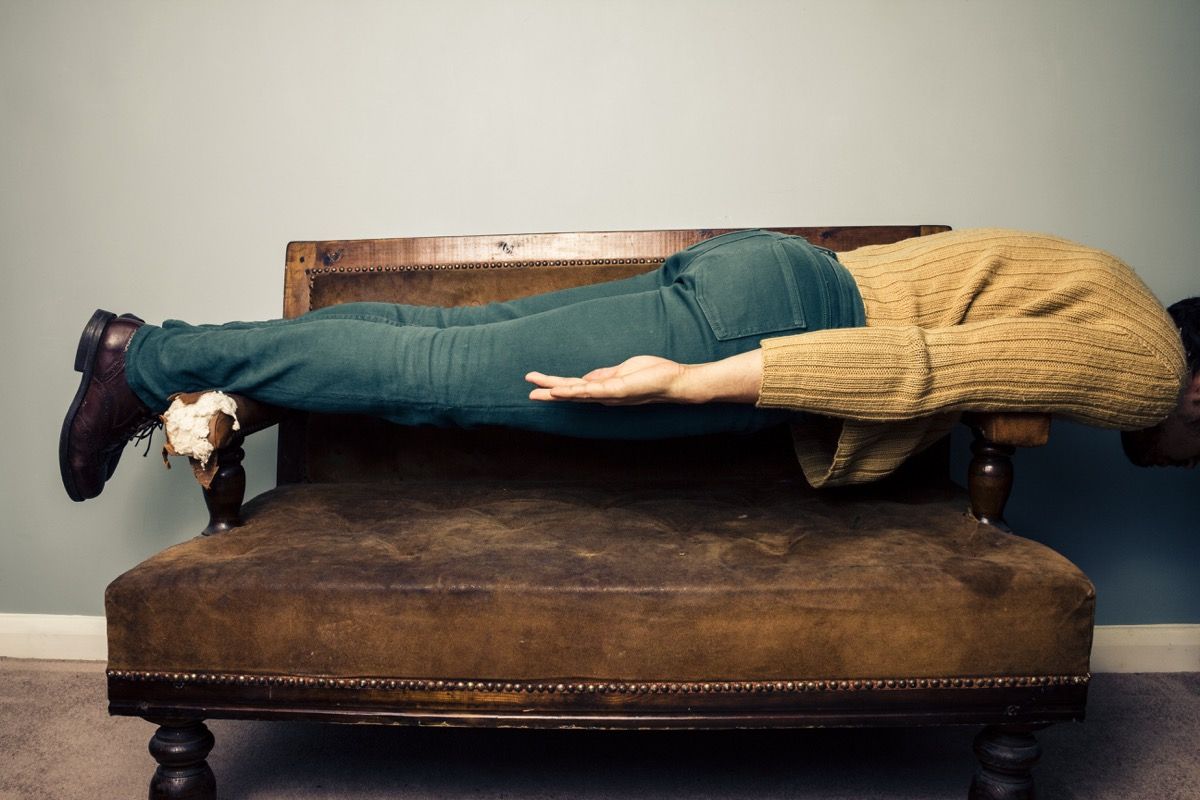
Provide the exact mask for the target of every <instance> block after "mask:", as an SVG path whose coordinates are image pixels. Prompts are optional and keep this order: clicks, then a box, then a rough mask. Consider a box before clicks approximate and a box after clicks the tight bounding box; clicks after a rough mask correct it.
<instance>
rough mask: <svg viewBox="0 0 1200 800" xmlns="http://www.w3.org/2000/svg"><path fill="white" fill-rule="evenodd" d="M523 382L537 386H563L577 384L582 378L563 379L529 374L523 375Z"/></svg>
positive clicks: (538, 373) (535, 373)
mask: <svg viewBox="0 0 1200 800" xmlns="http://www.w3.org/2000/svg"><path fill="white" fill-rule="evenodd" d="M525 380H527V381H529V382H530V383H535V384H537V385H538V386H543V387H547V388H548V387H551V386H564V385H567V384H571V383H579V382H580V381H582V380H583V379H582V378H564V377H562V376H560V375H545V374H543V373H541V372H529V373H526V375H525Z"/></svg>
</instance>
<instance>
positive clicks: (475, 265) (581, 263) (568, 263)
mask: <svg viewBox="0 0 1200 800" xmlns="http://www.w3.org/2000/svg"><path fill="white" fill-rule="evenodd" d="M664 258H665V256H664ZM662 262H663V258H573V259H551V260H541V261H499V262H497V261H481V262H464V263H461V264H385V265H378V266H365V267H334V266H328V267H305V269H304V272H305V274H306V275H309V276H310V277H311V276H314V275H327V274H330V273H336V272H415V271H420V270H437V269H511V268H514V267H585V266H594V265H598V264H661V263H662Z"/></svg>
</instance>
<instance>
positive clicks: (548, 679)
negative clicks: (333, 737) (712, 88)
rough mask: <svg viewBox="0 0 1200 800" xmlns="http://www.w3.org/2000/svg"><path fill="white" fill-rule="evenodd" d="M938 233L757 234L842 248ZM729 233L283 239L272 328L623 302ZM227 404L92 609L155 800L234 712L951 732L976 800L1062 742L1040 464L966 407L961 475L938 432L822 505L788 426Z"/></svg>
mask: <svg viewBox="0 0 1200 800" xmlns="http://www.w3.org/2000/svg"><path fill="white" fill-rule="evenodd" d="M945 229H946V228H945V227H943V226H888V227H844V228H777V229H776V230H781V231H784V232H787V233H794V234H799V235H802V236H805V237H806V238H808V239H809V240H810V241H813V242H814V243H817V244H820V245H822V246H825V247H829V248H831V249H833V250H847V249H853V248H855V247H858V246H861V245H864V244H871V243H880V242H888V241H895V240H899V239H902V238H907V237H909V236H915V235H922V234H927V233H931V232H936V231H940V230H945ZM723 232H724V231H723V230H670V231H633V232H592V233H560V234H523V235H513V236H467V237H430V238H409V239H377V240H359V241H324V242H293V243H291V244H290V245H289V246H288V248H287V264H286V283H285V301H284V313H285V316H289V317H291V316H296V315H299V314H302V313H304V312H306V311H308V310H310V309H315V308H318V307H323V306H328V305H332V304H336V303H342V302H349V301H355V300H391V301H398V302H407V303H416V304H439V305H451V304H461V303H480V302H487V301H490V300H496V299H504V298H511V297H515V296H520V295H525V294H531V293H535V292H541V291H548V290H552V289H556V288H560V287H565V286H570V285H576V284H581V283H586V282H594V281H601V280H609V279H615V278H621V277H625V276H628V275H632V274H635V273H639V272H644V271H648V270H651V269H655V268H656V267H657V266H658V265H659V264H660V263H661V262H662V260H663V259H664V258H665V257H666V256H667V255H669V254H670V253H672V252H674V251H676V250H678V249H681V248H683V247H686V246H687V245H689V244H692V243H694V242H696V241H699V240H701V239H704V238H706V237H709V236H714V235H717V234H720V233H723ZM598 335H602V333H600V334H598ZM235 399H236V401H237V404H238V417H239V423H240V428H239V429H238V430H233V429H232V420H231V418H230V417H229V416H228V415H225V414H217V415H216V416H214V417H213V418H212V422H211V430H210V437H209V438H210V440H211V441H212V442H213V443H214V444H215V445H216V447H217V451H216V454H215V456H214V457H213V458H212V459H211V460H210V461H209V462H208V463H207V464H206V465H205V468H203V469H202V468H201V467H200V464H199V463H198V462H194V463H193V466H194V467H195V468H196V473H197V477H198V478H199V479H200V481H201V483H202V484H203V486H204V489H203V493H204V496H205V500H206V502H207V503H208V507H209V511H210V516H211V521H210V524H209V526H208V528H207V529H206V530H205V531H204V533H203V534H202V535H199V536H196V537H195V538H191V539H188V540H186V541H183V542H181V543H179V544H177V545H175V546H173V547H170V548H168V549H166V550H164V551H163V552H161V553H159V554H157V555H155V556H153V557H151V558H150V559H148V560H146V561H145V562H143V563H142V564H139V565H138V566H136V567H134V568H133V569H131V570H129V571H128V572H126V573H125V574H123V575H121V576H120V577H118V578H117V579H116V580H114V581H113V582H112V584H111V585H110V586H109V587H108V589H107V592H106V598H105V599H106V611H107V620H108V640H109V665H108V666H109V668H108V673H107V680H108V697H109V710H110V713H112V714H124V715H136V716H141V717H144V718H146V719H147V720H150V721H151V722H153V723H155V724H157V725H158V726H159V727H158V729H157V732H156V733H154V735H153V738H152V740H151V744H150V749H151V752H152V753H153V755H154V756H155V758H156V759H157V760H158V762H159V766H158V769H157V771H156V772H155V773H154V776H153V778H152V779H151V787H150V796H151V797H152V798H185V797H186V798H211V797H213V796H214V794H215V779H214V776H213V773H212V771H211V769H210V768H209V766H208V765H207V763H206V761H205V758H206V756H207V754H208V753H209V751H210V749H211V748H212V747H213V737H212V734H211V733H210V732H209V730H208V728H207V727H206V726H205V725H204V724H203V720H205V719H209V718H243V719H307V720H320V721H328V722H376V723H391V724H447V725H470V726H480V725H484V726H521V727H541V728H732V727H809V726H867V725H872V726H906V725H930V724H971V725H978V726H982V728H981V731H980V733H979V735H978V736H977V737H976V739H975V751H976V754H977V755H978V759H979V762H980V766H979V768H978V770H977V771H976V774H975V776H974V778H973V779H972V780H971V783H970V790H969V791H970V796H971V797H973V798H1007V799H1008V800H1014V799H1015V798H1025V797H1031V796H1032V794H1033V783H1032V777H1031V768H1032V766H1033V765H1034V763H1035V762H1036V761H1037V759H1038V755H1039V749H1038V745H1037V742H1036V740H1035V738H1034V731H1035V730H1037V729H1038V728H1040V727H1044V726H1046V725H1048V724H1051V723H1054V722H1058V721H1062V720H1079V719H1082V718H1083V715H1084V707H1085V701H1086V696H1087V687H1088V680H1089V674H1088V664H1089V653H1090V649H1091V637H1092V626H1093V608H1094V591H1093V588H1092V586H1091V584H1090V582H1089V581H1088V579H1087V577H1086V576H1085V575H1083V574H1082V573H1081V572H1080V571H1079V569H1078V568H1076V567H1075V566H1074V565H1073V564H1071V563H1070V562H1069V561H1067V560H1066V559H1065V558H1063V557H1062V556H1061V555H1059V554H1057V553H1055V552H1054V551H1052V550H1050V549H1049V548H1047V547H1045V546H1043V545H1041V544H1038V543H1036V542H1033V541H1029V540H1027V539H1023V538H1021V537H1019V536H1016V535H1014V534H1013V533H1011V532H1010V531H1009V530H1008V528H1007V526H1006V525H1005V523H1004V520H1003V517H1002V512H1003V505H1004V502H1005V499H1006V497H1007V495H1008V492H1009V489H1010V487H1011V483H1012V470H1011V461H1010V458H1009V457H1010V455H1011V454H1012V452H1013V448H1014V447H1016V446H1033V445H1038V444H1041V443H1044V442H1045V441H1046V438H1047V436H1048V432H1049V417H1048V416H1046V415H1036V414H967V415H965V416H964V418H963V421H964V422H965V423H966V424H968V425H969V426H970V427H971V429H972V430H973V432H974V444H973V445H972V450H973V459H972V461H971V464H970V468H969V470H968V474H967V475H958V476H952V475H950V474H949V437H945V438H943V439H942V440H941V441H940V442H938V443H937V444H935V445H934V446H932V447H930V448H929V449H927V450H925V451H924V452H922V453H921V454H919V455H918V456H916V457H915V458H913V459H911V460H910V461H909V462H908V463H906V464H905V465H904V467H903V468H902V469H900V470H899V471H898V472H896V473H895V474H893V475H891V476H889V477H888V478H887V479H885V480H883V481H880V482H877V483H873V484H868V485H862V486H854V487H841V488H834V489H822V490H819V491H818V490H814V489H812V488H811V487H809V485H808V484H807V483H806V482H805V480H804V478H803V476H802V474H801V473H800V470H799V466H798V464H797V462H796V458H795V455H794V453H793V451H792V444H791V438H790V436H789V435H788V432H787V430H786V428H784V427H779V428H773V429H770V430H767V431H763V432H761V433H759V434H756V435H754V436H751V437H716V436H714V437H704V438H701V439H677V440H666V441H659V442H612V441H609V442H605V441H594V440H587V441H584V440H571V439H565V438H558V437H553V436H548V435H536V434H532V433H527V432H521V431H514V430H505V429H500V428H492V429H475V430H450V429H431V428H415V427H413V428H407V427H401V426H394V425H390V424H388V423H385V422H383V421H380V420H376V419H371V418H366V417H354V416H340V415H304V414H299V413H296V412H288V411H282V410H279V409H271V408H266V407H264V406H261V405H258V404H256V403H254V402H253V401H251V400H250V399H248V398H240V397H239V398H235ZM275 423H278V424H279V425H280V430H279V450H278V481H277V483H278V485H277V487H276V488H274V489H272V490H270V491H267V492H265V493H263V494H261V495H259V496H258V497H255V498H253V499H252V500H250V501H249V502H247V503H246V504H245V505H244V506H243V505H242V500H243V497H242V495H243V493H244V486H245V476H244V472H243V471H242V466H241V460H242V450H241V444H242V441H243V438H244V436H246V435H248V434H251V433H253V432H254V431H256V430H259V429H261V428H263V427H265V426H267V425H271V424H275ZM952 478H957V481H958V482H955V481H954V480H952ZM958 483H966V484H967V485H968V490H963V489H962V488H960V486H959V485H958ZM564 735H569V734H564ZM647 735H649V734H647ZM966 784H967V776H964V789H966V788H967V786H966Z"/></svg>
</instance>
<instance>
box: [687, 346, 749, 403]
mask: <svg viewBox="0 0 1200 800" xmlns="http://www.w3.org/2000/svg"><path fill="white" fill-rule="evenodd" d="M762 363H763V362H762V350H761V349H757V348H756V349H754V350H750V351H747V352H745V353H740V354H738V355H736V356H730V357H729V358H724V359H721V360H720V361H710V362H708V363H705V364H684V365H682V366H683V371H682V372H681V373H680V379H679V399H678V400H677V402H682V403H757V402H758V395H759V392H760V390H761V388H762Z"/></svg>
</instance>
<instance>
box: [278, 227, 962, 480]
mask: <svg viewBox="0 0 1200 800" xmlns="http://www.w3.org/2000/svg"><path fill="white" fill-rule="evenodd" d="M729 230H731V229H710V228H702V229H696V230H662V231H602V232H582V233H525V234H506V235H495V236H436V237H416V238H401V239H358V240H341V241H325V242H292V243H290V244H289V245H288V248H287V264H286V276H285V288H284V316H285V317H296V316H299V315H301V314H304V313H306V312H308V311H311V310H314V309H317V308H323V307H326V306H330V305H336V304H339V303H348V302H355V301H363V300H372V301H385V302H396V303H409V304H414V305H461V304H476V303H479V304H481V303H488V302H493V301H497V300H509V299H512V298H516V297H523V296H527V295H531V294H538V293H542V292H547V291H553V290H556V289H561V288H566V287H570V286H578V285H583V284H589V283H596V282H600V281H607V280H616V279H619V278H624V277H628V276H631V275H636V274H639V273H642V272H648V271H651V270H654V269H657V268H658V267H659V266H661V265H662V263H663V261H664V260H665V259H666V258H667V257H668V256H669V255H671V254H672V253H674V252H676V251H678V250H682V249H683V248H685V247H688V246H689V245H692V244H695V243H696V242H699V241H702V240H704V239H707V238H710V237H712V236H717V235H720V234H722V233H727V232H729ZM771 230H776V231H780V232H783V233H788V234H794V235H799V236H803V237H805V238H806V239H808V240H809V241H811V242H813V243H814V244H819V245H821V246H823V247H828V248H830V249H832V250H853V249H854V248H857V247H861V246H863V245H867V244H885V243H889V242H895V241H899V240H901V239H907V238H910V237H912V236H920V235H926V234H930V233H937V232H940V231H945V230H949V228H948V227H946V226H942V225H903V226H901V225H890V226H853V227H838V228H772V229H771ZM597 366H601V365H597ZM946 452H947V451H946V450H945V448H937V449H933V450H932V452H930V454H929V455H927V456H926V457H925V458H924V459H922V460H921V461H920V462H917V463H916V464H915V465H914V466H913V467H911V468H909V470H908V471H909V472H910V473H912V472H914V471H915V472H916V473H918V474H919V475H920V474H925V473H928V474H929V475H930V476H931V477H936V479H938V480H943V479H945V476H946V472H947V469H948V464H947V462H948V457H947V455H946ZM581 453H582V454H585V455H586V457H584V458H581V457H580V454H581ZM798 475H799V466H798V464H797V462H796V457H795V454H794V452H793V449H792V445H791V438H790V435H789V433H788V431H787V429H786V427H783V426H779V427H776V428H772V429H770V430H767V431H763V432H761V433H760V434H756V435H755V436H752V437H724V436H712V437H701V438H693V439H677V440H670V441H659V442H625V441H596V440H580V439H571V438H568V437H560V436H551V435H545V434H535V433H531V432H528V431H516V430H507V429H502V428H492V429H478V430H470V431H463V430H449V429H446V430H439V429H430V428H407V427H402V426H397V425H392V424H390V423H387V422H384V421H382V420H378V419H373V418H368V417H360V416H350V415H325V414H321V415H317V414H309V415H298V416H296V417H293V418H291V419H288V420H287V421H286V422H285V423H284V424H282V425H281V428H280V439H279V482H280V483H290V482H295V481H302V480H310V481H318V482H335V481H360V480H394V479H399V480H404V479H422V478H455V479H474V478H488V479H493V480H498V479H505V478H518V479H545V480H553V479H576V478H604V477H612V478H622V479H629V478H633V479H644V480H647V481H650V480H655V479H662V478H670V479H696V478H704V479H707V480H719V479H721V478H722V477H746V478H755V479H771V478H780V477H794V476H798ZM906 477H908V476H906Z"/></svg>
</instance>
